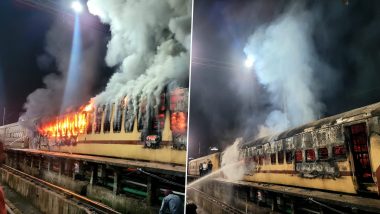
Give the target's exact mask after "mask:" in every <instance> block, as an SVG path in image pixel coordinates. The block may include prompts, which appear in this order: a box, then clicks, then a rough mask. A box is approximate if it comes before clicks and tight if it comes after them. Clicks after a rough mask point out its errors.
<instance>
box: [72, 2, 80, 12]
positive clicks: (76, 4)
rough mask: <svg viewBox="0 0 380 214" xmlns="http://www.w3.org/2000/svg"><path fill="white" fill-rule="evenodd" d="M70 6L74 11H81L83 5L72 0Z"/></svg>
mask: <svg viewBox="0 0 380 214" xmlns="http://www.w3.org/2000/svg"><path fill="white" fill-rule="evenodd" d="M71 8H72V9H73V10H74V11H75V13H81V12H82V11H83V5H82V4H81V3H80V2H79V1H73V2H72V3H71Z"/></svg>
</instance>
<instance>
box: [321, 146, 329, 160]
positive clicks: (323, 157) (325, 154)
mask: <svg viewBox="0 0 380 214" xmlns="http://www.w3.org/2000/svg"><path fill="white" fill-rule="evenodd" d="M327 159H329V150H328V149H327V148H319V149H318V160H327Z"/></svg>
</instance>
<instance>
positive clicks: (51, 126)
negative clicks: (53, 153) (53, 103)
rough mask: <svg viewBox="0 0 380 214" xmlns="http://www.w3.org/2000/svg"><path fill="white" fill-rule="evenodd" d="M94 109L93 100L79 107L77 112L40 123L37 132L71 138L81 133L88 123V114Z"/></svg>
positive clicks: (53, 136) (52, 136)
mask: <svg viewBox="0 0 380 214" xmlns="http://www.w3.org/2000/svg"><path fill="white" fill-rule="evenodd" d="M93 109H94V100H93V99H91V100H90V102H89V103H88V104H87V105H84V106H82V107H81V108H79V111H78V112H73V113H69V114H66V115H63V116H59V117H57V118H56V119H55V120H52V121H49V122H47V123H44V124H41V126H40V128H39V129H38V131H39V133H40V134H41V135H43V136H46V137H49V138H71V137H76V136H78V134H83V133H84V132H85V130H86V128H87V125H88V122H89V121H88V118H89V117H88V115H89V114H90V113H91V112H92V111H93Z"/></svg>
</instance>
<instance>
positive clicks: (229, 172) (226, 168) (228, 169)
mask: <svg viewBox="0 0 380 214" xmlns="http://www.w3.org/2000/svg"><path fill="white" fill-rule="evenodd" d="M242 140H243V139H242V138H237V139H236V140H235V142H234V143H233V144H232V145H231V146H229V147H227V148H226V149H225V150H224V153H223V155H222V163H221V166H222V169H223V170H222V172H223V175H224V176H225V177H226V178H227V179H229V180H240V179H242V178H243V176H244V173H245V166H244V164H243V163H242V162H240V161H239V158H240V146H241V142H242Z"/></svg>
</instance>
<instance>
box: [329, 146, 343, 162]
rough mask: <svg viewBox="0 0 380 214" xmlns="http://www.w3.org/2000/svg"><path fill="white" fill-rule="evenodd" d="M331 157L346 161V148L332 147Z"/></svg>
mask: <svg viewBox="0 0 380 214" xmlns="http://www.w3.org/2000/svg"><path fill="white" fill-rule="evenodd" d="M332 150H333V155H334V158H336V159H346V147H344V146H343V145H340V146H334V147H333V149H332Z"/></svg>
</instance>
